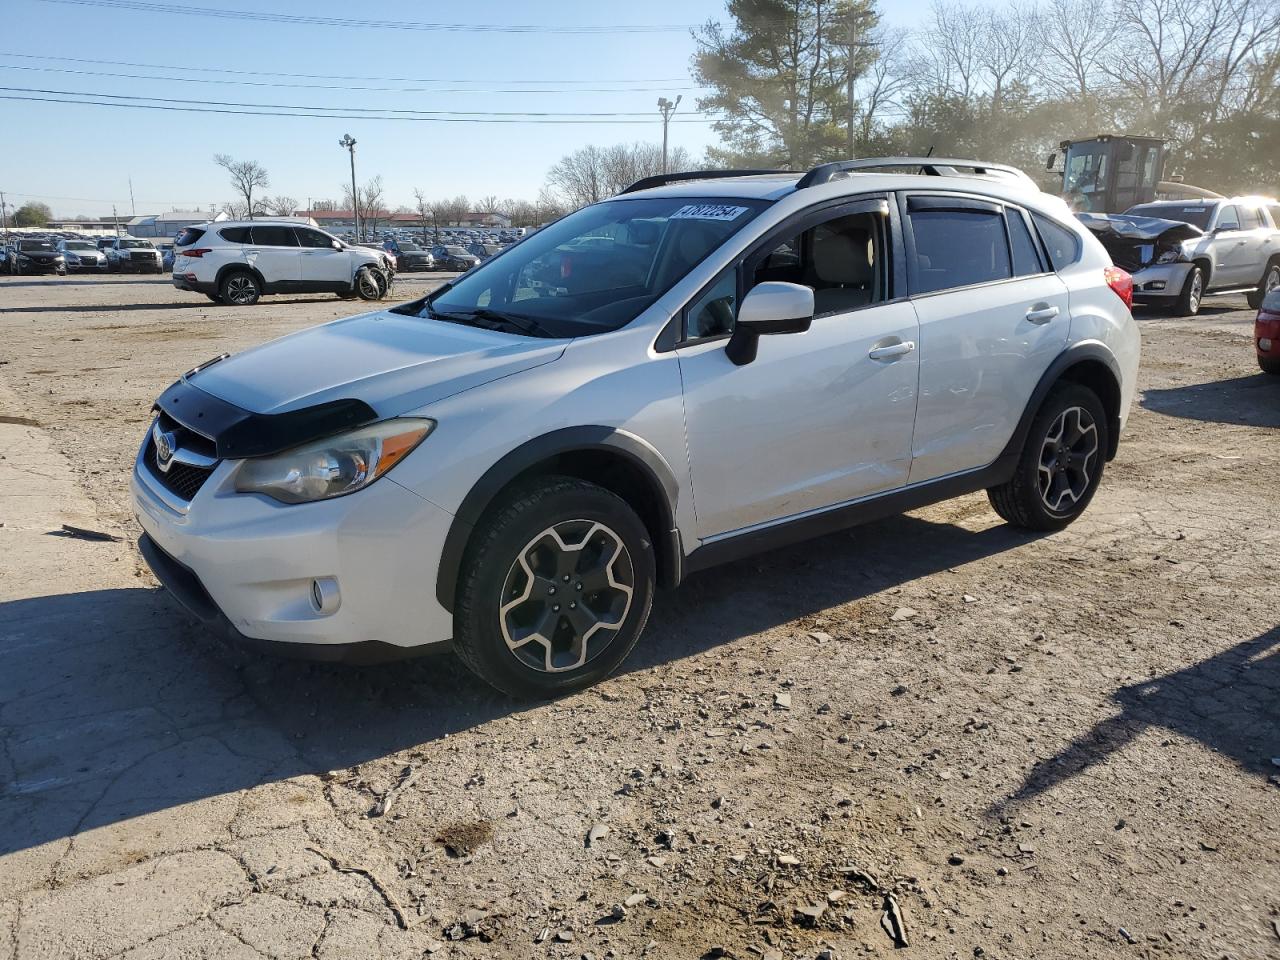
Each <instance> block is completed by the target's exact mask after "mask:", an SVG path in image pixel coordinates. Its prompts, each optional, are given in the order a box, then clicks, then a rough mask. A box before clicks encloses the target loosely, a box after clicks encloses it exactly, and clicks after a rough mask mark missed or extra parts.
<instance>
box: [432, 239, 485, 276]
mask: <svg viewBox="0 0 1280 960" xmlns="http://www.w3.org/2000/svg"><path fill="white" fill-rule="evenodd" d="M431 254H432V256H434V257H435V260H436V269H438V270H454V271H456V272H458V273H465V272H466V271H468V270H470V269H471V268H472V267H474V266H476V265H478V264H479V263H480V258H479V257H477V256H476V255H475V254H474V253H471V252H470V251H468V250H466V249H465V248H463V247H459V246H454V245H453V244H440V245H439V246H437V247H435V248H433V249H432V251H431Z"/></svg>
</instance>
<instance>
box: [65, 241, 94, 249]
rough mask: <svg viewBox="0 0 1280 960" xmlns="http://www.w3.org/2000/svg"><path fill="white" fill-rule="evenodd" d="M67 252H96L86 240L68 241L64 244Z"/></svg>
mask: <svg viewBox="0 0 1280 960" xmlns="http://www.w3.org/2000/svg"><path fill="white" fill-rule="evenodd" d="M65 246H66V248H67V249H68V250H97V249H98V248H97V247H95V246H94V245H93V244H92V243H90V242H89V241H88V240H68V241H67V242H66V244H65Z"/></svg>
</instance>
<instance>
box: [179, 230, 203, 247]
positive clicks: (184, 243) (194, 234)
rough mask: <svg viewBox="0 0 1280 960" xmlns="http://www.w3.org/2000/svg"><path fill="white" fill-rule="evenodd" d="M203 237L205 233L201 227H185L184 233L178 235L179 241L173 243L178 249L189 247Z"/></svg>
mask: <svg viewBox="0 0 1280 960" xmlns="http://www.w3.org/2000/svg"><path fill="white" fill-rule="evenodd" d="M203 236H204V231H203V230H202V229H200V228H199V227H184V228H183V230H182V232H181V233H179V234H178V239H176V240H174V241H173V243H174V245H175V246H178V247H189V246H191V244H193V243H195V242H196V241H197V240H199V239H200V238H201V237H203Z"/></svg>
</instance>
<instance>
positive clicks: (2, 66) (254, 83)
mask: <svg viewBox="0 0 1280 960" xmlns="http://www.w3.org/2000/svg"><path fill="white" fill-rule="evenodd" d="M178 69H181V68H178ZM0 70H28V71H37V72H40V73H64V74H71V75H75V76H88V77H115V78H117V79H121V80H154V81H159V82H161V83H217V84H233V85H235V86H241V87H271V88H273V89H274V88H278V87H295V88H300V89H304V90H352V91H365V92H368V91H373V92H379V93H507V94H513V93H514V94H534V93H536V94H561V93H574V94H576V93H655V92H663V93H675V92H677V91H687V90H688V89H689V87H687V86H686V87H618V88H616V89H608V88H596V87H578V88H576V89H572V90H557V89H554V88H550V87H548V88H534V87H526V88H509V89H484V88H475V87H368V86H352V85H350V84H345V83H343V84H336V83H335V84H323V83H282V82H280V81H279V80H272V81H266V80H224V79H221V78H205V77H156V76H150V75H146V74H138V73H112V72H110V71H106V70H79V69H69V68H66V67H37V66H24V65H22V64H12V63H0Z"/></svg>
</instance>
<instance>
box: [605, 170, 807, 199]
mask: <svg viewBox="0 0 1280 960" xmlns="http://www.w3.org/2000/svg"><path fill="white" fill-rule="evenodd" d="M771 173H799V171H798V170H687V171H685V172H684V173H660V174H657V175H656V176H652V177H641V178H640V179H639V180H637V181H636V182H635V183H633V184H631V186H629V187H627V189H625V190H623V191H622V192H621V193H619V194H618V196H622V194H624V193H635V192H636V191H637V190H650V189H652V188H653V187H665V186H666V185H667V184H669V183H683V182H685V181H687V180H721V179H723V178H725V177H759V176H763V175H766V174H771Z"/></svg>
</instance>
